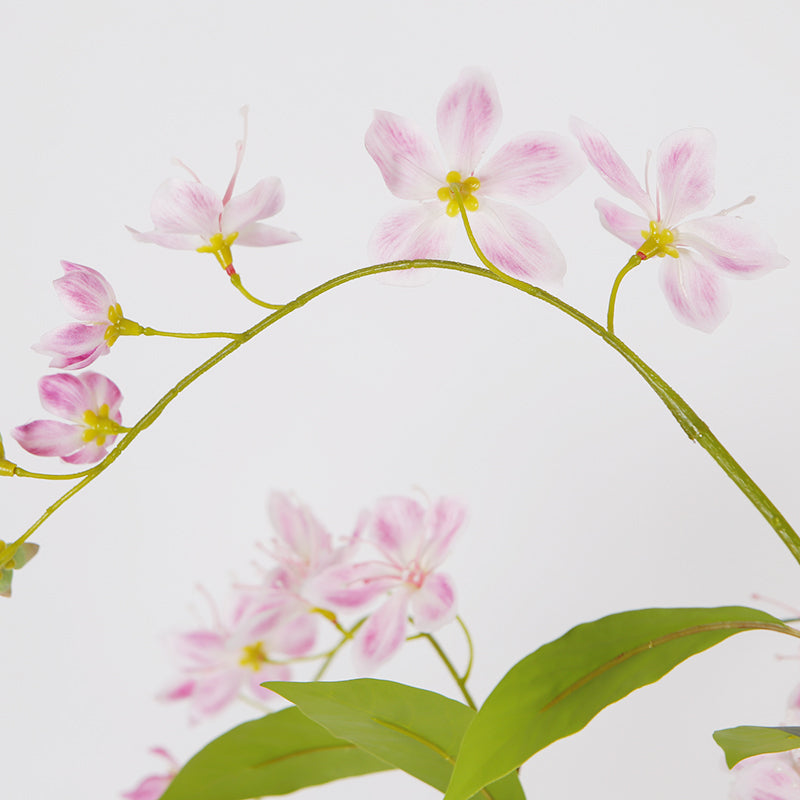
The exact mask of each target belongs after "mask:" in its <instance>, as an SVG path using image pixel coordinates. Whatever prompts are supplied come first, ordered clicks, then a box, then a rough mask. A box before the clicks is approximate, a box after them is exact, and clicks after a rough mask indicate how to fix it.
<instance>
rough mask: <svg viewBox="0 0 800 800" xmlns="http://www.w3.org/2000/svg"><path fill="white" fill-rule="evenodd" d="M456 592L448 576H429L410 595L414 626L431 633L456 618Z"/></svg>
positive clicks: (437, 574)
mask: <svg viewBox="0 0 800 800" xmlns="http://www.w3.org/2000/svg"><path fill="white" fill-rule="evenodd" d="M456 610H457V609H456V590H455V587H454V586H453V582H452V580H451V579H450V577H449V576H448V575H443V574H441V573H438V572H437V573H436V574H434V575H429V576H428V577H427V578H426V579H425V583H423V584H422V586H421V587H420V588H419V589H418V590H417V591H416V592H414V593H413V594H412V595H411V616H412V617H413V619H414V625H415V626H416V627H417V628H419V629H420V630H421V631H423V632H425V633H432V632H433V631H435V630H436V629H437V628H441V627H442V625H446V624H447V623H448V622H451V621H452V620H454V619H455V617H456Z"/></svg>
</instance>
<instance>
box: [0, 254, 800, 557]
mask: <svg viewBox="0 0 800 800" xmlns="http://www.w3.org/2000/svg"><path fill="white" fill-rule="evenodd" d="M414 268H437V269H449V270H454V271H457V272H463V273H466V274H470V275H477V276H479V277H483V278H487V279H489V280H493V281H497V282H498V283H504V284H506V285H508V286H513V287H514V288H516V289H519V290H520V291H522V292H524V293H525V294H528V295H530V296H531V297H535V298H536V299H537V300H541V301H542V302H545V303H547V304H548V305H550V306H553V307H554V308H557V309H558V310H559V311H561V312H562V313H564V314H566V315H567V316H569V317H572V319H574V320H576V321H577V322H579V323H580V324H581V325H583V326H584V327H585V328H587V329H588V330H590V331H591V332H592V333H594V334H595V335H596V336H598V337H600V338H601V339H603V341H605V343H606V344H608V345H609V346H610V347H612V348H613V349H614V350H616V351H617V352H618V353H619V354H620V355H621V356H622V357H623V358H624V359H625V360H626V361H627V362H628V363H629V364H630V365H631V366H632V367H633V368H634V369H635V370H636V371H637V372H638V373H639V374H640V375H641V376H642V378H644V380H645V381H646V382H647V383H648V384H649V385H650V387H651V388H652V389H653V391H654V392H655V393H656V394H657V395H658V396H659V397H660V398H661V400H662V402H663V403H664V405H666V406H667V408H668V409H669V410H670V412H671V413H672V415H673V416H674V417H675V419H676V420H677V421H678V424H679V425H680V426H681V428H683V430H684V432H685V433H686V435H687V436H688V437H689V438H690V439H692V440H693V441H696V442H697V443H698V444H699V445H700V446H701V447H702V448H703V449H704V450H706V452H707V453H708V454H709V455H710V456H711V457H712V458H713V459H714V460H715V461H716V462H717V464H719V465H720V467H721V468H722V470H723V471H724V472H725V474H726V475H728V477H729V478H730V479H731V480H732V481H733V482H734V483H735V484H736V485H737V486H738V487H739V489H741V491H742V492H743V493H744V495H745V496H746V497H747V498H748V499H749V500H750V502H751V503H752V504H753V505H754V506H755V507H756V508H757V509H758V511H759V512H760V513H761V514H762V516H763V517H764V518H765V519H766V520H767V522H768V523H769V524H770V526H771V527H772V528H773V530H775V532H776V533H777V534H778V536H779V537H780V539H781V541H782V542H783V543H784V544H785V545H786V547H787V548H788V549H789V552H790V553H791V554H792V556H793V557H794V558H795V560H796V561H797V562H798V563H800V537H799V536H798V535H797V533H796V532H795V531H794V529H793V528H792V526H791V525H790V524H789V523H788V521H787V520H786V519H785V517H784V516H783V515H782V514H781V513H780V511H778V509H777V508H776V507H775V505H774V504H773V503H772V501H771V500H770V499H769V498H768V497H767V496H766V495H765V494H764V492H763V491H762V490H761V489H760V488H759V487H758V485H757V484H756V483H755V481H753V479H752V478H751V477H750V476H749V475H748V474H747V473H746V472H745V471H744V469H742V467H741V466H740V465H739V464H738V463H737V462H736V460H735V459H734V458H733V456H731V454H730V453H729V452H728V451H727V450H726V449H725V448H724V447H723V446H722V444H721V442H720V441H719V440H718V439H717V438H716V437H715V436H714V435H713V434H712V433H711V431H710V430H709V428H708V426H707V425H706V424H705V423H704V422H703V421H702V420H701V419H700V418H699V417H698V416H697V414H696V413H695V412H694V410H693V409H692V408H691V407H690V406H689V405H688V403H687V402H686V401H685V400H684V399H683V398H682V397H681V396H680V395H679V394H678V393H677V392H676V391H675V390H674V389H673V388H672V387H671V386H670V385H669V384H668V383H667V382H666V381H665V380H664V379H663V378H662V377H661V376H660V375H658V373H656V372H655V371H654V370H653V369H652V368H651V367H649V366H648V365H647V364H646V363H645V362H644V361H642V359H641V358H639V356H638V355H636V353H634V352H633V350H631V349H630V348H629V347H628V346H627V345H626V344H625V343H624V342H622V340H620V339H618V338H617V337H616V336H614V334H612V333H609V332H608V331H607V330H606V329H605V328H604V327H603V326H602V325H601V324H600V323H599V322H596V321H595V320H593V319H592V318H591V317H588V316H586V314H584V313H582V312H581V311H578V309H577V308H574V307H573V306H571V305H569V303H565V302H564V301H563V300H560V299H559V298H557V297H555V296H554V295H552V294H550V293H549V292H546V291H545V290H544V289H540V288H538V287H536V286H531V285H530V284H527V283H524V282H523V281H519V280H517V279H516V278H512V277H510V276H509V275H505V274H504V273H502V272H494V271H488V270H486V269H482V268H481V267H476V266H473V265H471V264H461V263H458V262H453V261H439V260H433V259H431V260H425V259H420V260H415V261H392V262H389V263H386V264H376V265H374V266H371V267H363V268H362V269H357V270H354V271H353V272H348V273H345V274H344V275H338V276H337V277H335V278H331V279H330V280H329V281H326V282H325V283H322V284H320V285H319V286H317V287H315V288H314V289H310V290H309V291H308V292H305V293H304V294H301V295H300V296H299V297H297V298H296V299H295V300H292V301H291V302H289V303H287V304H286V305H284V306H281V307H280V308H279V309H276V310H275V311H274V312H273V313H272V314H270V315H269V316H267V317H265V318H264V319H262V320H260V321H259V322H257V323H256V324H255V325H253V326H252V327H251V328H248V329H247V330H246V331H243V332H242V333H241V334H240V336H239V338H238V339H235V340H233V341H231V342H229V343H228V344H226V345H225V346H224V347H222V348H221V349H220V350H218V351H217V352H216V353H214V355H212V356H211V357H210V358H208V359H207V360H206V361H204V362H203V363H202V364H200V366H198V367H196V368H195V369H193V370H192V371H191V372H190V373H188V374H187V375H185V376H184V377H183V378H181V380H180V381H178V383H177V384H175V386H174V387H173V388H172V389H170V390H169V391H168V392H167V393H166V394H165V395H164V396H163V397H162V398H161V399H160V400H158V402H157V403H156V404H155V405H154V406H153V407H152V408H151V409H150V410H149V411H148V412H147V413H146V414H145V415H144V416H143V417H142V418H141V419H140V420H139V421H138V422H137V423H136V424H135V425H134V426H133V427H131V428H130V431H129V432H128V435H127V436H125V437H124V438H123V439H122V440H121V441H120V442H119V443H118V444H117V445H116V446H115V447H114V449H113V450H111V452H109V453H108V455H107V456H106V457H105V458H104V459H103V460H102V461H101V462H99V463H98V464H97V465H96V466H95V467H94V468H93V469H92V470H91V471H90V472H89V473H88V474H87V475H86V477H85V478H83V479H82V480H81V481H80V483H78V484H76V485H75V486H73V487H72V488H71V489H70V490H69V491H68V492H66V493H65V494H64V495H62V496H61V497H60V498H58V500H56V501H55V502H54V503H53V504H52V505H51V506H49V507H48V508H47V509H46V510H45V512H44V513H43V514H42V515H41V516H40V517H39V519H37V520H36V522H34V524H33V525H32V526H31V527H30V528H28V530H26V531H25V533H23V534H22V536H20V537H19V538H18V539H17V540H16V541H14V542H11V543H9V544H7V545H6V546H5V547H4V548H3V549H2V550H0V568H2V566H3V565H4V564H6V563H7V562H8V561H10V560H11V559H12V558H13V557H14V553H15V552H16V550H17V548H18V547H19V546H20V545H21V544H22V543H23V542H25V541H26V540H27V539H28V538H29V537H30V536H31V535H32V534H33V532H34V531H35V530H37V529H38V528H39V527H40V526H41V525H42V523H44V522H45V520H47V519H48V518H49V517H50V516H51V515H52V514H53V513H54V512H55V511H56V510H57V509H58V508H60V507H61V506H62V505H63V504H64V503H65V502H66V501H67V500H69V498H70V497H72V496H73V495H74V494H76V493H77V492H79V491H80V490H81V489H83V488H84V487H85V486H86V485H88V484H89V483H90V482H91V481H92V480H94V478H96V477H97V476H98V475H99V474H101V473H102V472H104V471H105V470H106V469H107V468H108V467H109V466H110V465H111V464H112V463H113V462H114V461H115V460H116V459H117V458H119V456H120V455H122V453H123V452H124V451H125V449H126V448H127V447H129V446H130V445H131V443H132V442H133V441H134V440H135V439H136V437H137V436H138V435H139V433H141V432H142V431H143V430H144V429H145V428H147V427H148V426H150V425H151V424H152V423H153V422H155V420H156V419H158V417H159V416H160V415H161V413H162V412H163V411H164V409H165V408H166V407H167V406H168V405H169V404H170V403H171V402H172V401H173V400H174V399H175V398H176V397H177V396H178V395H179V394H180V393H181V392H182V391H183V390H184V389H186V388H187V387H188V386H189V385H191V384H192V383H194V381H196V380H197V379H198V378H199V377H200V376H201V375H203V374H204V373H206V372H208V370H210V369H211V368H212V367H213V366H215V365H216V364H218V363H219V362H220V361H222V360H223V359H224V358H227V357H228V356H229V355H230V354H231V353H233V352H235V351H236V350H238V349H239V348H240V347H241V346H242V345H243V344H245V343H246V342H248V341H250V339H253V338H254V337H256V336H258V334H260V333H262V332H263V331H264V330H266V329H267V328H269V327H270V326H271V325H274V324H275V323H276V322H277V321H278V320H280V319H283V317H286V316H288V315H289V314H291V313H292V312H294V311H296V310H297V309H299V308H302V307H303V306H305V305H306V304H307V303H310V302H311V301H312V300H313V299H314V298H316V297H319V296H320V295H323V294H325V293H327V292H329V291H331V290H332V289H335V288H336V287H338V286H341V285H343V284H345V283H349V282H350V281H354V280H358V279H359V278H363V277H366V276H368V275H380V274H383V273H386V272H393V271H395V270H401V269H414Z"/></svg>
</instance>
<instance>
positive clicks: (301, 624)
mask: <svg viewBox="0 0 800 800" xmlns="http://www.w3.org/2000/svg"><path fill="white" fill-rule="evenodd" d="M316 639H317V615H316V614H315V615H312V614H311V613H310V612H307V613H304V614H299V615H298V616H296V617H293V618H292V619H290V620H288V621H286V622H284V623H282V624H281V625H279V626H277V627H276V629H275V631H274V632H273V633H272V634H271V635H270V650H273V651H275V652H278V653H281V654H283V655H286V656H289V657H292V658H296V657H298V656H304V655H306V654H307V653H308V652H309V650H311V648H312V647H313V646H314V642H315V641H316Z"/></svg>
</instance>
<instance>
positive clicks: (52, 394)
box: [39, 372, 98, 423]
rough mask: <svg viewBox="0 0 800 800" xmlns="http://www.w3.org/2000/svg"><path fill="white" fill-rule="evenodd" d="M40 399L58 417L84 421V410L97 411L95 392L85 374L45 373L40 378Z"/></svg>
mask: <svg viewBox="0 0 800 800" xmlns="http://www.w3.org/2000/svg"><path fill="white" fill-rule="evenodd" d="M39 399H40V400H41V403H42V407H43V408H44V409H45V410H46V411H49V412H50V413H51V414H55V415H56V416H57V417H63V418H64V419H68V420H71V421H72V422H80V423H83V421H84V420H83V415H84V412H85V411H87V410H89V409H91V410H92V411H97V409H98V406H96V405H95V404H94V393H93V391H92V389H91V387H90V386H89V385H88V384H87V383H86V382H85V381H84V376H83V375H81V376H77V375H68V374H66V373H63V372H62V373H60V374H58V375H45V376H44V377H43V378H40V379H39Z"/></svg>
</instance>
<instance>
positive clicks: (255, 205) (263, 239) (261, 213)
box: [128, 107, 300, 275]
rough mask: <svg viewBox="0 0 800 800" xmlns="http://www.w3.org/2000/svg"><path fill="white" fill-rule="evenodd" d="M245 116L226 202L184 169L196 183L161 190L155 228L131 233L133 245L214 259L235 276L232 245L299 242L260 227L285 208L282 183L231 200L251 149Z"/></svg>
mask: <svg viewBox="0 0 800 800" xmlns="http://www.w3.org/2000/svg"><path fill="white" fill-rule="evenodd" d="M242 115H243V117H244V136H243V138H242V140H241V141H239V142H237V143H236V164H235V166H234V169H233V175H232V176H231V179H230V181H229V183H228V188H227V189H226V190H225V194H224V195H223V196H222V198H220V196H219V195H218V194H217V193H216V192H215V191H214V190H213V189H212V188H210V187H209V186H206V185H205V184H204V183H203V182H202V181H201V180H200V178H198V177H197V175H195V173H194V172H192V171H191V170H190V169H189V168H188V167H186V169H187V171H188V172H189V174H190V175H191V176H192V180H183V179H181V178H170V179H169V180H167V181H165V182H164V183H162V184H161V186H160V187H159V188H158V189H157V190H156V193H155V196H154V197H153V202H152V204H151V206H150V216H151V218H152V220H153V225H154V228H153V230H152V231H145V232H141V231H137V230H134V229H133V228H130V227H129V228H128V230H129V231H130V232H131V233H132V234H133V237H134V238H135V239H137V240H138V241H140V242H152V243H153V244H158V245H161V246H162V247H169V248H172V249H175V250H197V251H198V252H201V253H213V254H214V256H215V257H216V259H217V261H218V262H219V264H220V266H222V267H223V269H225V270H226V271H227V272H228V274H230V275H232V274H234V272H235V270H234V268H233V257H232V256H231V245H232V244H233V243H234V242H236V244H241V245H246V246H248V247H270V246H272V245H276V244H286V243H287V242H296V241H297V240H298V239H299V238H300V237H299V236H298V235H297V234H296V233H292V232H290V231H286V230H283V229H282V228H276V227H274V226H272V225H265V224H264V223H263V222H261V221H260V220H263V219H268V218H269V217H272V216H274V215H275V214H277V213H278V212H279V211H280V210H281V209H282V208H283V203H284V194H283V184H282V183H281V181H280V179H278V178H275V177H271V178H262V179H261V180H260V181H258V183H256V185H255V186H253V188H252V189H250V190H248V191H247V192H244V193H243V194H239V195H236V196H235V197H234V196H233V190H234V187H235V185H236V179H237V177H238V175H239V169H240V168H241V166H242V160H243V158H244V152H245V147H246V145H247V108H246V107H245V108H243V109H242ZM181 166H184V167H185V165H183V164H181Z"/></svg>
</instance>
